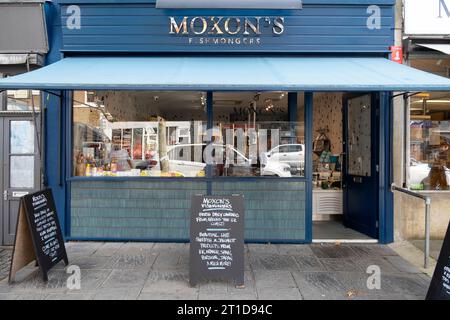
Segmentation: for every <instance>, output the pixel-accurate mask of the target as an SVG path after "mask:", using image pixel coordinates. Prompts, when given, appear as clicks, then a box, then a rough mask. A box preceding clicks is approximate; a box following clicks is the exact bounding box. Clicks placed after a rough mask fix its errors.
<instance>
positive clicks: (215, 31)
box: [208, 17, 223, 34]
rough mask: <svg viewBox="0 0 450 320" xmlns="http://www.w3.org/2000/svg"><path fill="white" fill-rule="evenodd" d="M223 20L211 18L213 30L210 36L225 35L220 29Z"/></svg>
mask: <svg viewBox="0 0 450 320" xmlns="http://www.w3.org/2000/svg"><path fill="white" fill-rule="evenodd" d="M222 20H223V17H217V20H216V17H211V22H212V23H213V26H212V28H211V30H210V31H209V32H208V33H209V34H223V31H222V30H221V29H220V22H221V21H222Z"/></svg>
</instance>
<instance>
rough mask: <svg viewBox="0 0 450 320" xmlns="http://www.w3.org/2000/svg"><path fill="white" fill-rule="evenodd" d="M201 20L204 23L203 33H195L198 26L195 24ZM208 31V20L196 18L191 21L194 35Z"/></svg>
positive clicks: (200, 32)
mask: <svg viewBox="0 0 450 320" xmlns="http://www.w3.org/2000/svg"><path fill="white" fill-rule="evenodd" d="M198 20H200V21H201V22H202V30H201V31H195V28H196V25H195V22H197V21H198ZM206 29H208V22H206V19H205V18H203V17H195V18H192V20H191V30H192V32H194V34H197V35H198V34H204V33H205V32H206Z"/></svg>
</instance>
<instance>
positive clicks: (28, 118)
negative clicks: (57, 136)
mask: <svg viewBox="0 0 450 320" xmlns="http://www.w3.org/2000/svg"><path fill="white" fill-rule="evenodd" d="M44 6H45V5H44V1H40V0H36V1H0V78H6V77H11V76H14V75H18V74H22V73H26V72H28V71H31V70H35V69H38V68H40V67H42V66H43V65H45V55H46V53H47V52H48V41H47V30H46V26H45V11H44ZM40 133H41V124H40V92H39V91H38V90H28V89H25V90H0V190H1V193H2V195H1V199H0V246H6V245H12V244H13V242H14V234H15V230H16V220H17V212H18V208H19V199H20V197H22V196H23V195H25V194H28V193H30V192H33V191H36V190H39V189H40V187H41V166H40V154H41V152H40V145H41V139H40V137H41V134H40Z"/></svg>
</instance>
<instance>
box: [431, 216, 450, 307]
mask: <svg viewBox="0 0 450 320" xmlns="http://www.w3.org/2000/svg"><path fill="white" fill-rule="evenodd" d="M426 299H427V300H450V223H449V224H448V228H447V233H446V234H445V238H444V243H443V244H442V249H441V253H440V254H439V258H438V261H437V264H436V269H434V273H433V278H431V283H430V287H429V288H428V293H427V298H426Z"/></svg>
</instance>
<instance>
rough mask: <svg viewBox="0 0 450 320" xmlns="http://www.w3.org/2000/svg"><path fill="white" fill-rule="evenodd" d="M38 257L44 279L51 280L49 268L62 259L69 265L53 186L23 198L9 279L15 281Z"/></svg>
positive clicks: (37, 260)
mask: <svg viewBox="0 0 450 320" xmlns="http://www.w3.org/2000/svg"><path fill="white" fill-rule="evenodd" d="M35 260H36V262H37V264H38V266H39V268H40V270H41V272H42V277H43V279H44V281H47V280H48V276H47V273H48V271H49V270H50V269H51V268H52V267H53V266H54V265H56V264H57V263H58V262H60V261H61V260H63V261H64V263H65V264H66V265H68V264H69V260H68V258H67V253H66V247H65V246H64V239H63V237H62V233H61V227H60V224H59V220H58V214H57V212H56V206H55V202H54V199H53V194H52V192H51V190H50V189H46V190H43V191H39V192H36V193H33V194H29V195H26V196H24V197H22V198H21V199H20V205H19V215H18V219H17V227H16V238H15V240H14V250H13V255H12V258H11V268H10V272H9V282H10V283H11V282H13V281H14V280H15V276H16V273H17V272H18V271H19V270H20V269H22V268H23V267H25V266H26V265H28V264H29V263H30V262H32V261H35Z"/></svg>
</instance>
